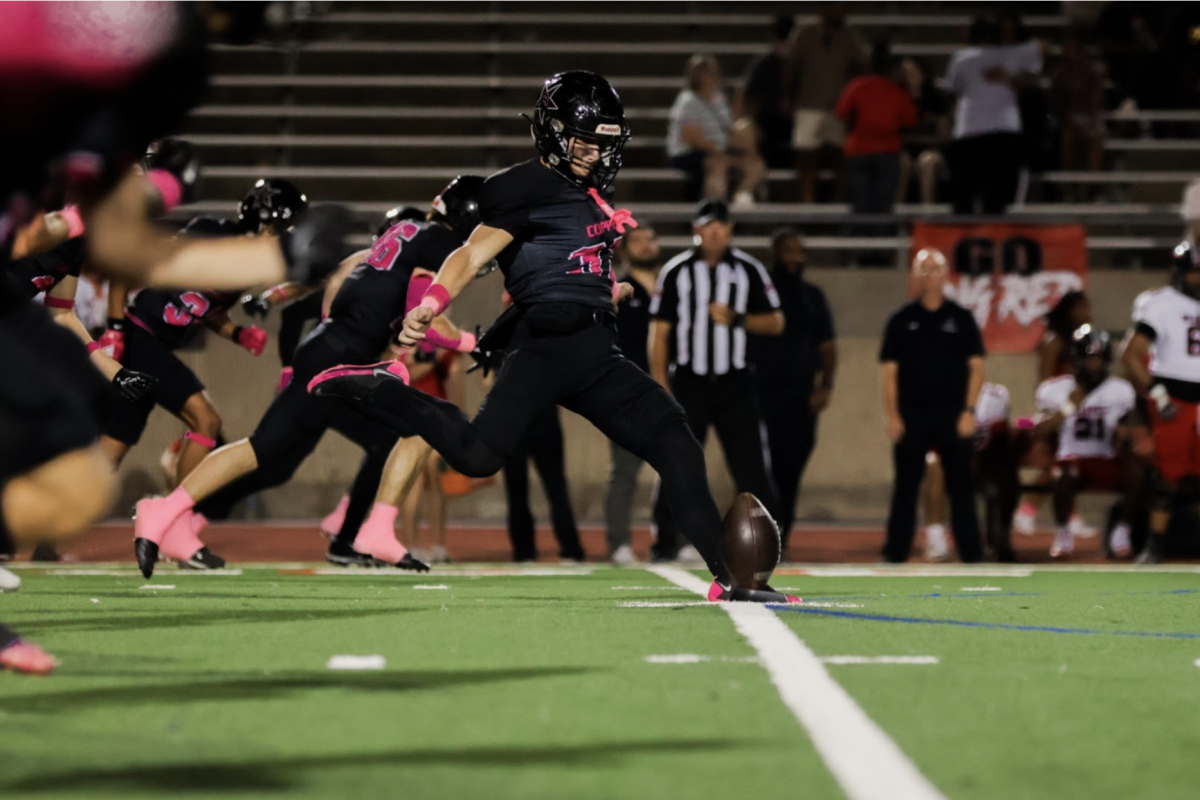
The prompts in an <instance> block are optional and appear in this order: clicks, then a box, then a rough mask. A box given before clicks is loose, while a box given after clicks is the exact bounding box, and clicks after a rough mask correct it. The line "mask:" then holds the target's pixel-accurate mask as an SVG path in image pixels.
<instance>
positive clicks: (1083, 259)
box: [909, 222, 1087, 353]
mask: <svg viewBox="0 0 1200 800" xmlns="http://www.w3.org/2000/svg"><path fill="white" fill-rule="evenodd" d="M924 247H936V248H937V249H938V250H941V251H942V253H944V254H945V256H946V259H947V260H948V261H949V262H950V283H949V285H947V287H946V294H947V296H949V297H950V298H952V299H953V300H954V301H955V302H957V303H958V304H959V305H961V306H964V307H965V308H967V309H970V311H971V313H973V314H974V315H975V321H976V322H978V323H979V328H980V330H982V331H983V342H984V345H985V346H986V347H987V349H988V352H992V353H1028V352H1031V351H1033V350H1036V349H1037V344H1038V342H1039V341H1040V340H1041V338H1042V335H1043V334H1044V333H1045V332H1046V322H1045V316H1046V313H1047V312H1049V311H1050V309H1052V308H1053V307H1054V304H1055V303H1057V302H1058V300H1059V298H1061V297H1062V296H1063V295H1064V294H1066V293H1067V292H1070V291H1072V290H1083V289H1084V287H1085V286H1086V284H1087V237H1086V236H1085V234H1084V231H1083V227H1082V226H1079V225H936V224H929V223H921V222H918V223H916V224H914V225H913V231H912V252H913V254H914V255H915V254H916V252H917V251H918V250H920V249H921V248H924ZM909 293H910V294H913V293H914V288H913V284H912V278H911V274H910V278H909Z"/></svg>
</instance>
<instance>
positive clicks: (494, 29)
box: [185, 3, 1200, 266]
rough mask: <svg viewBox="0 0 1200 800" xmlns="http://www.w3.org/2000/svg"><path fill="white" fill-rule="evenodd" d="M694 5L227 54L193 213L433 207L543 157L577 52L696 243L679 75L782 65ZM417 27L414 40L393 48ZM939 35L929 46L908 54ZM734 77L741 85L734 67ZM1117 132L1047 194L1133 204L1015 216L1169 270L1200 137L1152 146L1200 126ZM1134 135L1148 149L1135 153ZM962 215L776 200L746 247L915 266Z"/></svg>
mask: <svg viewBox="0 0 1200 800" xmlns="http://www.w3.org/2000/svg"><path fill="white" fill-rule="evenodd" d="M761 6H762V4H745V5H744V6H742V7H745V8H751V7H761ZM679 7H680V9H681V10H680V12H679V13H634V14H624V15H622V16H621V19H620V22H621V27H620V29H619V30H606V31H605V32H604V34H603V35H604V36H605V37H606V38H619V37H622V36H623V35H624V34H625V33H630V36H631V38H630V39H626V40H619V41H610V42H598V41H595V40H594V38H593V39H592V40H590V41H582V40H580V39H579V37H575V38H573V37H572V32H573V31H578V30H580V29H588V28H589V26H594V25H595V24H596V22H597V17H596V15H594V14H589V13H576V12H560V11H546V12H541V11H538V12H526V11H521V10H517V11H507V10H504V9H503V8H500V7H499V4H494V3H492V4H483V3H468V4H463V5H460V6H455V7H450V8H451V9H452V10H447V11H443V12H411V11H407V10H402V7H399V6H397V5H396V4H386V3H381V4H378V5H374V4H373V5H372V6H370V7H369V8H370V10H366V11H334V12H332V13H327V14H324V15H321V16H319V17H315V18H313V19H312V20H310V21H309V22H308V23H306V24H301V25H299V26H296V27H295V28H294V29H293V30H292V33H291V35H290V36H289V37H288V38H287V40H286V41H282V42H279V43H276V44H271V45H258V46H252V47H249V48H217V50H216V52H215V54H214V55H215V57H216V63H217V71H218V74H217V75H216V76H215V78H214V80H213V87H214V90H213V92H214V96H213V97H212V102H211V104H209V105H205V106H202V107H200V108H198V109H197V110H196V111H195V112H194V113H193V114H192V116H191V119H190V122H189V127H190V130H188V131H186V132H185V135H187V136H188V138H190V139H191V140H192V141H194V142H195V143H196V144H197V146H198V147H199V148H200V150H201V152H202V154H203V155H204V157H205V160H206V162H207V165H208V166H207V167H206V171H205V175H206V184H207V187H208V188H207V190H206V193H205V196H204V197H203V200H202V202H200V203H198V204H194V205H193V206H191V207H189V208H188V209H186V211H192V212H203V213H228V211H229V208H230V203H231V202H232V200H233V198H234V197H236V196H237V195H238V194H239V193H240V192H242V191H244V187H245V186H246V185H248V184H249V183H250V182H251V181H253V180H254V179H257V178H259V177H262V176H264V175H267V174H272V175H277V176H280V177H286V178H289V179H292V180H295V181H296V182H297V183H298V184H300V185H301V186H302V188H305V189H306V190H307V191H309V193H310V194H312V195H313V196H314V197H318V198H319V199H321V200H323V201H339V202H345V203H348V204H349V205H350V206H351V208H353V209H354V210H355V211H356V213H357V214H359V215H360V216H361V217H363V218H364V220H365V219H374V218H376V217H377V216H378V215H379V214H381V213H382V211H383V210H384V209H386V208H388V207H390V206H392V205H394V204H396V203H398V202H408V203H410V204H414V205H424V204H425V203H426V202H428V198H429V197H430V196H431V195H432V194H433V193H434V192H436V190H437V189H438V188H440V185H443V184H444V182H445V181H446V180H447V179H448V178H449V177H451V176H453V175H454V174H457V173H460V172H474V173H483V174H486V173H488V172H490V171H493V170H494V169H496V168H498V167H501V166H504V165H506V164H507V163H511V162H513V161H516V160H517V159H519V158H525V157H528V155H529V154H530V148H529V139H528V136H527V135H526V133H525V130H526V129H525V128H524V123H522V122H520V120H519V117H518V115H519V114H520V113H521V112H523V111H526V110H527V108H526V107H525V106H526V103H525V102H523V101H524V100H526V99H527V96H531V92H532V91H534V90H536V88H537V86H538V85H539V84H540V82H541V80H543V79H544V74H548V73H546V72H545V70H546V69H554V66H553V65H559V67H558V68H565V67H566V66H577V64H575V63H571V64H566V65H563V61H564V60H568V56H574V57H575V58H574V59H569V60H571V61H572V62H575V61H581V62H583V63H581V64H578V66H584V67H588V66H591V68H597V69H609V68H610V67H611V69H613V70H614V71H615V75H614V82H616V83H618V85H619V86H620V87H621V89H622V92H623V94H624V95H625V96H626V103H627V106H628V112H627V113H628V116H629V118H630V120H631V122H632V123H633V124H634V126H635V131H636V132H637V135H636V136H635V138H634V139H633V141H632V142H631V143H630V145H629V156H630V157H629V158H627V160H626V161H627V164H628V166H627V167H626V168H625V169H624V170H623V171H622V176H621V181H620V183H621V187H622V192H623V195H624V196H622V194H619V195H618V199H619V200H621V201H622V202H623V204H625V205H627V206H629V207H630V208H631V210H633V211H634V213H635V215H637V216H639V217H642V218H645V219H648V220H652V221H654V222H655V223H656V224H658V225H659V226H660V232H661V233H663V235H664V244H666V245H667V246H668V247H674V246H685V245H687V244H689V243H690V237H689V236H688V235H687V225H686V222H687V220H688V218H689V216H690V214H691V212H692V208H693V207H692V205H691V204H689V203H683V202H670V200H673V199H675V198H677V197H680V196H681V194H682V192H681V187H682V177H681V175H680V174H679V173H678V172H676V171H675V170H673V169H669V168H667V167H665V166H661V165H662V164H663V158H662V157H661V156H660V155H659V154H660V153H661V152H662V150H663V147H664V143H665V138H664V135H663V134H664V133H665V126H666V119H667V116H668V109H669V106H670V102H671V100H672V99H673V97H674V94H675V92H677V91H678V89H679V86H680V78H679V77H678V74H679V72H678V68H679V67H680V66H681V64H682V62H683V60H684V59H685V58H686V57H687V56H688V55H690V54H691V53H692V52H695V51H706V52H712V53H715V54H716V55H717V56H718V57H721V58H722V59H723V60H725V59H729V61H730V63H731V64H733V65H737V64H742V65H744V63H746V62H748V60H749V59H750V58H752V57H754V56H756V55H758V54H760V53H761V52H763V50H764V46H763V44H762V42H761V40H762V32H763V31H764V30H765V29H766V24H767V22H768V21H769V19H770V14H769V13H736V14H727V13H708V12H707V11H702V10H700V4H696V3H681V4H679ZM334 8H335V9H336V8H337V6H336V5H335V6H334ZM460 9H461V10H460ZM760 10H761V8H760ZM798 19H799V21H800V22H801V23H802V24H803V23H804V22H807V21H810V20H809V19H808V18H806V17H804V16H801V17H799V18H798ZM850 21H851V23H852V24H855V25H858V26H859V27H860V28H863V29H887V30H888V31H889V32H890V33H891V34H892V35H893V37H894V38H895V39H896V40H897V43H896V46H895V52H896V53H897V54H899V55H918V56H924V57H928V58H931V59H933V60H934V61H940V60H942V59H944V58H945V57H947V56H948V55H949V54H950V53H951V52H953V51H954V50H955V49H957V48H958V47H959V45H958V44H955V43H952V42H954V41H955V40H956V39H957V38H958V34H957V31H958V30H960V29H961V28H962V27H963V26H964V25H965V24H966V23H967V22H968V21H969V18H968V16H966V15H964V14H951V15H943V14H886V13H884V14H856V15H851V18H850ZM1026 23H1027V25H1029V26H1030V27H1031V28H1032V29H1035V30H1038V29H1040V30H1042V31H1043V32H1046V31H1050V32H1055V31H1058V30H1061V28H1062V26H1063V25H1064V19H1063V18H1062V17H1060V16H1055V15H1043V16H1032V17H1027V18H1026ZM401 30H402V31H403V32H404V33H403V35H395V36H393V34H395V33H397V32H398V31H401ZM634 31H637V33H636V34H635V33H633V32H634ZM456 37H457V38H458V40H455V39H456ZM638 37H641V38H643V39H644V40H638ZM921 38H923V39H926V40H925V41H909V40H908V39H921ZM364 56H366V57H369V58H366V59H364ZM394 59H401V60H400V61H395V60H394ZM727 73H728V74H731V75H736V74H740V73H741V70H740V69H737V68H736V66H735V68H733V69H727ZM616 75H619V77H616ZM731 85H732V83H731ZM1109 121H1110V124H1112V125H1113V126H1114V128H1113V130H1114V132H1120V133H1121V134H1122V135H1121V136H1120V137H1115V138H1112V139H1110V140H1109V141H1107V142H1106V151H1107V152H1108V153H1109V155H1110V157H1112V158H1113V159H1114V160H1115V162H1116V166H1117V167H1118V168H1116V169H1113V170H1109V171H1105V172H1096V173H1092V172H1073V171H1049V172H1043V173H1040V174H1038V175H1036V176H1035V181H1036V183H1038V184H1039V185H1052V186H1057V187H1067V188H1071V187H1076V188H1078V187H1088V186H1093V187H1099V188H1101V189H1103V190H1105V191H1108V190H1110V189H1112V195H1115V196H1116V197H1119V198H1121V199H1122V200H1128V201H1134V202H1114V201H1113V196H1110V197H1109V198H1108V200H1107V201H1106V202H1092V203H1046V202H1037V203H1030V204H1027V205H1024V206H1019V207H1015V208H1013V209H1012V211H1011V213H1010V214H1009V215H1008V217H1007V218H1008V219H1010V220H1013V221H1021V222H1035V221H1037V222H1041V221H1054V222H1063V221H1067V222H1077V223H1080V224H1083V225H1085V226H1086V227H1087V229H1088V232H1089V240H1088V246H1089V249H1090V250H1091V251H1092V253H1093V255H1094V257H1095V258H1097V259H1099V260H1101V261H1103V262H1105V263H1112V264H1115V265H1121V266H1139V265H1141V264H1142V263H1143V262H1157V261H1159V260H1161V259H1160V258H1158V257H1157V254H1156V253H1154V251H1156V250H1161V249H1162V248H1165V247H1168V246H1170V245H1171V244H1173V243H1174V241H1175V239H1176V238H1177V236H1178V233H1179V229H1180V222H1179V215H1178V206H1177V204H1176V203H1174V202H1171V201H1172V200H1174V199H1177V198H1178V197H1179V196H1180V191H1181V189H1182V186H1183V185H1184V184H1185V183H1186V182H1187V181H1189V180H1190V179H1191V178H1192V177H1193V175H1194V174H1196V173H1200V158H1194V157H1193V154H1196V153H1200V139H1190V138H1186V136H1182V137H1181V136H1179V135H1177V134H1175V135H1174V138H1169V139H1155V138H1149V137H1148V136H1147V131H1148V128H1149V125H1150V124H1152V123H1170V124H1176V125H1183V126H1185V127H1184V129H1185V131H1186V132H1188V133H1190V132H1191V131H1190V129H1189V128H1188V126H1191V125H1196V124H1200V112H1198V111H1141V112H1137V113H1136V114H1134V115H1132V116H1131V115H1130V114H1128V113H1124V114H1116V113H1114V114H1110V115H1109ZM1131 126H1132V127H1131ZM1138 126H1140V128H1138ZM1135 128H1138V129H1139V130H1140V132H1141V134H1142V137H1143V138H1131V135H1130V133H1131V131H1132V130H1134V129H1135ZM1133 135H1134V136H1136V135H1137V134H1136V133H1134V134H1133ZM1164 159H1165V160H1164ZM1190 166H1195V167H1197V169H1195V170H1194V171H1193V170H1190V169H1189V167H1190ZM794 181H795V175H794V173H793V172H791V171H790V170H772V172H771V173H770V175H769V186H770V189H771V192H770V193H771V196H772V197H787V196H789V195H791V196H795V195H794V194H793V193H792V191H791V190H792V188H793V183H794ZM1137 201H1141V202H1137ZM949 213H950V210H949V208H948V207H946V206H922V205H900V206H898V207H897V209H896V213H895V214H894V215H893V216H889V217H886V218H867V217H856V216H854V215H852V214H851V213H850V212H849V209H848V207H847V206H845V205H844V204H836V203H830V204H820V205H803V204H797V203H787V202H770V203H764V204H760V205H759V206H758V207H756V208H754V209H751V210H748V211H746V212H744V213H742V214H740V215H739V223H740V224H741V230H742V231H743V233H742V234H741V236H742V239H741V241H742V244H743V245H744V246H746V247H748V249H751V250H759V251H761V250H763V249H765V246H766V242H767V236H766V234H767V233H769V229H770V227H773V226H775V225H779V224H784V223H788V224H793V225H796V226H798V227H801V228H802V229H803V230H804V231H805V233H806V234H807V241H808V245H809V247H810V248H811V249H812V250H814V251H816V252H818V253H821V252H824V253H827V254H828V255H829V256H830V258H831V260H832V261H834V262H836V261H838V260H839V259H840V260H841V261H843V262H846V261H849V260H852V259H850V258H847V256H848V255H849V254H852V253H854V252H857V251H861V250H890V251H894V252H895V254H896V256H897V263H901V261H902V253H903V252H905V251H906V250H907V247H908V237H907V235H906V234H905V233H904V231H905V229H906V226H907V225H908V224H910V223H912V222H913V221H916V220H935V219H936V220H950V219H952V218H951V217H949ZM864 226H875V227H874V230H876V231H879V232H880V233H881V235H864V233H863V229H864ZM869 230H871V229H868V231H869ZM1152 254H1153V255H1152Z"/></svg>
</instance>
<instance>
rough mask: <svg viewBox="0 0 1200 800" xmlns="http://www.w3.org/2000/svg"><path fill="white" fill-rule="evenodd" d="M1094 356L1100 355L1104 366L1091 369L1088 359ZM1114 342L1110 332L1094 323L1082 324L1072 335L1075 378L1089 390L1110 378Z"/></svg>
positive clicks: (1072, 358)
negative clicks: (1109, 335) (1109, 334)
mask: <svg viewBox="0 0 1200 800" xmlns="http://www.w3.org/2000/svg"><path fill="white" fill-rule="evenodd" d="M1092 356H1100V358H1101V360H1102V361H1103V366H1102V367H1101V368H1100V369H1089V368H1088V365H1087V360H1088V359H1089V358H1091V357H1092ZM1112 359H1113V353H1112V342H1111V341H1110V340H1109V337H1108V334H1107V333H1105V332H1104V331H1102V330H1101V329H1099V328H1097V327H1095V326H1094V325H1090V324H1089V325H1080V326H1079V327H1078V328H1077V329H1076V330H1075V333H1074V334H1073V335H1072V336H1071V365H1072V367H1073V369H1074V372H1075V380H1076V382H1078V383H1079V384H1080V385H1081V386H1083V388H1084V389H1085V390H1087V391H1089V392H1090V391H1091V390H1092V389H1095V388H1096V387H1097V386H1099V385H1100V384H1102V383H1104V381H1105V380H1106V379H1107V378H1108V371H1109V367H1111V366H1112Z"/></svg>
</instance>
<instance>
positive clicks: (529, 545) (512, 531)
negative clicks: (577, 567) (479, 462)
mask: <svg viewBox="0 0 1200 800" xmlns="http://www.w3.org/2000/svg"><path fill="white" fill-rule="evenodd" d="M523 445H524V446H523V447H522V448H521V449H520V450H518V451H517V452H516V453H514V454H513V456H512V457H511V458H509V459H508V460H507V461H506V462H504V493H505V494H506V495H507V496H508V538H509V540H510V541H511V542H512V549H513V561H534V560H536V559H537V543H536V541H535V539H534V524H533V512H532V511H530V510H529V461H530V459H532V460H533V466H534V468H535V469H537V473H538V476H539V477H540V478H541V479H542V489H544V490H545V492H546V500H547V501H549V503H550V521H551V524H552V525H553V528H554V538H555V539H557V540H558V549H559V554H560V555H561V556H562V557H563V558H569V559H573V560H575V561H582V560H583V558H584V553H583V545H581V544H580V542H579V529H578V528H577V527H575V512H574V511H572V510H571V496H570V494H569V493H568V491H567V469H566V464H565V462H564V459H563V431H562V425H561V424H560V423H559V421H558V406H549V407H548V408H546V410H545V411H543V412H542V414H540V415H539V416H538V417H537V419H535V420H534V421H533V424H532V425H530V426H529V432H528V434H527V436H526V439H525V441H524V443H523Z"/></svg>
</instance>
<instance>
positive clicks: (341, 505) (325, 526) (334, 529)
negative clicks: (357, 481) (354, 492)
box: [321, 494, 350, 536]
mask: <svg viewBox="0 0 1200 800" xmlns="http://www.w3.org/2000/svg"><path fill="white" fill-rule="evenodd" d="M349 507H350V495H348V494H344V495H342V499H341V500H339V501H338V504H337V507H336V508H334V509H333V511H330V512H329V514H328V516H326V517H325V519H323V520H321V530H323V531H325V533H328V534H329V535H330V536H337V535H338V531H340V530H341V529H342V523H343V522H345V521H346V509H347V508H349Z"/></svg>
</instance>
